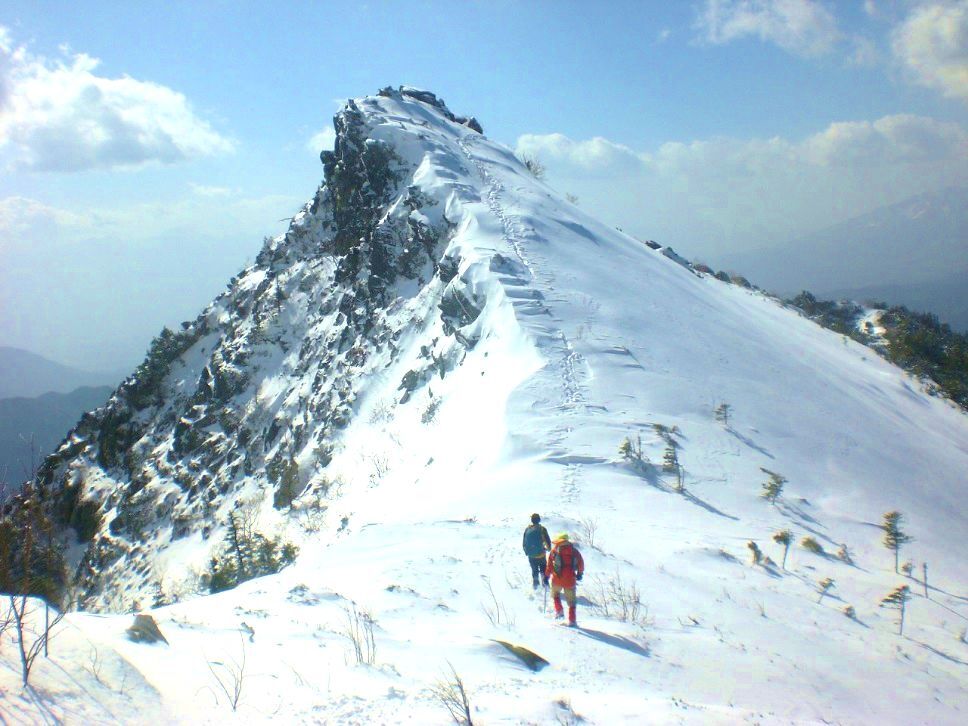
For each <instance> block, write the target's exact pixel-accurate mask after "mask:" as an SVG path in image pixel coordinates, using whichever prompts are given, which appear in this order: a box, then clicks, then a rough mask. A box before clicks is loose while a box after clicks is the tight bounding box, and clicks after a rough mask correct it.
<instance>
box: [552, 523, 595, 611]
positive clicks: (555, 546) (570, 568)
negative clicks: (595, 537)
mask: <svg viewBox="0 0 968 726" xmlns="http://www.w3.org/2000/svg"><path fill="white" fill-rule="evenodd" d="M583 574H585V561H584V560H583V559H582V557H581V552H579V551H578V548H577V547H575V545H573V544H572V543H571V542H569V541H568V535H567V534H566V533H565V532H562V533H561V534H559V535H557V536H556V537H555V538H554V540H553V541H552V545H551V552H550V553H549V554H548V565H547V566H546V567H545V577H550V578H551V596H552V598H554V601H555V620H561V619H562V618H563V617H565V611H564V608H562V607H561V593H562V592H564V593H565V602H567V603H568V625H570V626H571V627H573V628H575V627H578V621H577V619H576V618H575V586H576V583H578V582H580V581H581V578H582V575H583Z"/></svg>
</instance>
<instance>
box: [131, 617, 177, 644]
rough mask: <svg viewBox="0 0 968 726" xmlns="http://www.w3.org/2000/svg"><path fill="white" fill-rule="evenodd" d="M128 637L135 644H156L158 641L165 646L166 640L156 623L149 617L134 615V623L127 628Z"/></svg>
mask: <svg viewBox="0 0 968 726" xmlns="http://www.w3.org/2000/svg"><path fill="white" fill-rule="evenodd" d="M127 632H128V637H129V638H130V639H131V640H133V641H134V642H135V643H157V642H158V641H159V640H161V641H163V642H164V643H165V644H166V645H167V643H168V639H167V638H165V636H164V635H162V634H161V630H160V629H159V628H158V623H156V622H155V619H154V618H153V617H151V616H150V615H135V616H134V623H132V624H131V627H130V628H128V631H127Z"/></svg>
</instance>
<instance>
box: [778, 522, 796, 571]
mask: <svg viewBox="0 0 968 726" xmlns="http://www.w3.org/2000/svg"><path fill="white" fill-rule="evenodd" d="M773 541H774V542H776V543H777V544H780V545H783V565H782V567H783V569H784V570H785V569H786V561H787V554H788V553H789V552H790V545H792V544H793V532H791V531H790V530H788V529H781V530H780V531H779V532H776V533H775V534H774V535H773Z"/></svg>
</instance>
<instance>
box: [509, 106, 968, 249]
mask: <svg viewBox="0 0 968 726" xmlns="http://www.w3.org/2000/svg"><path fill="white" fill-rule="evenodd" d="M517 152H518V153H519V154H531V155H533V156H535V157H536V158H538V159H539V160H540V161H541V162H542V163H543V164H544V165H545V166H546V168H547V175H548V176H547V178H548V181H549V183H551V184H552V185H554V186H556V187H558V188H559V189H560V190H561V191H562V192H569V193H572V194H576V195H577V196H578V197H579V198H580V199H581V200H582V203H583V205H584V206H586V208H588V209H589V211H591V212H592V213H593V214H595V215H596V216H600V217H601V218H602V219H603V220H607V221H611V222H612V223H614V224H617V225H619V226H621V227H622V228H623V229H626V230H629V231H632V232H634V233H637V234H640V235H642V236H646V237H651V238H653V239H659V240H660V241H664V242H666V243H669V244H673V245H675V246H677V247H678V246H679V245H683V246H684V249H685V251H686V252H688V253H691V254H693V255H697V254H698V255H705V254H713V253H714V252H715V251H716V250H717V249H718V248H721V246H722V245H726V244H728V245H730V246H731V247H733V248H734V249H737V248H742V247H745V248H753V247H756V246H766V245H768V244H773V243H777V242H780V241H783V240H785V239H790V238H792V237H796V236H799V235H802V234H805V233H807V232H809V231H812V230H814V229H818V228H820V227H822V226H826V225H827V224H832V223H834V222H837V221H841V220H843V219H846V218H848V217H852V216H855V215H857V214H860V213H863V212H865V211H869V210H871V209H874V208H876V207H879V206H882V205H884V204H889V203H892V202H896V201H900V200H902V199H904V198H906V197H909V196H913V195H915V194H918V193H921V192H925V191H934V190H938V189H941V188H944V187H947V186H953V185H964V184H965V180H966V179H968V133H966V132H965V130H964V129H963V128H962V127H961V126H959V125H958V124H955V123H948V122H942V121H938V120H936V119H931V118H926V117H922V116H913V115H893V116H885V117H883V118H880V119H877V120H874V121H851V122H839V123H833V124H830V125H829V126H827V127H826V128H824V129H822V130H820V131H818V132H816V133H814V134H811V135H809V136H807V137H805V138H802V139H785V138H782V137H773V138H762V139H735V138H710V139H699V140H692V141H686V142H683V141H670V142H667V143H664V144H661V145H660V146H658V147H656V148H654V149H649V150H643V151H636V150H633V149H630V148H629V147H627V146H624V145H622V144H618V143H615V142H613V141H610V140H608V139H603V138H596V139H591V140H587V141H576V140H573V139H570V138H568V137H566V136H564V135H562V134H548V135H543V136H538V135H525V136H521V137H520V138H519V139H518V143H517Z"/></svg>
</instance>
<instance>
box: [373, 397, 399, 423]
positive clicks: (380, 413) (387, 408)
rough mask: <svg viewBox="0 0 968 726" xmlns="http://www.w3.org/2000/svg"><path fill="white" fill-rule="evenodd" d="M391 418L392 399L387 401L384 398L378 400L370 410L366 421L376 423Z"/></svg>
mask: <svg viewBox="0 0 968 726" xmlns="http://www.w3.org/2000/svg"><path fill="white" fill-rule="evenodd" d="M391 418H393V401H388V400H386V399H384V400H382V401H378V402H377V404H376V405H375V406H374V407H373V410H371V411H370V417H369V421H368V423H370V424H377V423H382V422H384V421H389V420H390V419H391Z"/></svg>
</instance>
